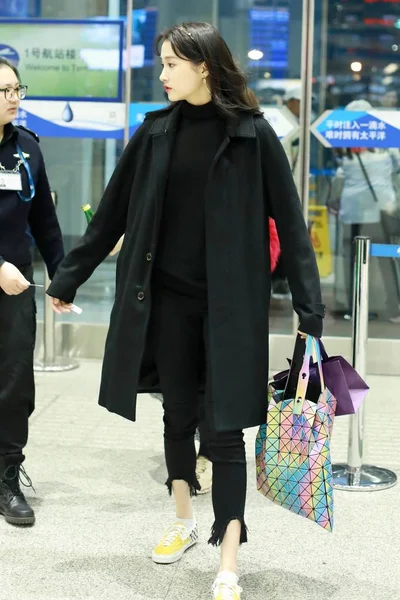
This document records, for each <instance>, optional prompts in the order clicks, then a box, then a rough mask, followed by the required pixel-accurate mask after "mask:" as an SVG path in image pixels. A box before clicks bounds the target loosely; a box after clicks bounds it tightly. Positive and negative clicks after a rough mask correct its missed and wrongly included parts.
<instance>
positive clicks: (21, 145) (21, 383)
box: [0, 58, 64, 525]
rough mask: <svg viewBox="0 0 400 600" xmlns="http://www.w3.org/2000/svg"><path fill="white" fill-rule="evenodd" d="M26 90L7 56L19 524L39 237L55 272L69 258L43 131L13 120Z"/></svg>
mask: <svg viewBox="0 0 400 600" xmlns="http://www.w3.org/2000/svg"><path fill="white" fill-rule="evenodd" d="M26 91H27V88H26V86H24V85H21V81H20V77H19V73H18V71H17V69H16V68H15V67H14V66H13V65H12V64H11V63H9V62H8V61H7V60H5V59H4V58H0V514H1V515H3V516H4V517H5V519H6V521H7V522H8V523H11V524H13V525H32V524H33V523H34V522H35V514H34V511H33V510H32V508H31V506H30V505H29V504H28V502H27V501H26V499H25V497H24V494H23V493H22V491H21V487H20V478H21V476H22V477H25V481H26V482H27V483H28V485H30V480H29V477H27V475H26V473H25V470H24V468H23V466H22V463H23V461H24V458H25V456H24V448H25V446H26V443H27V441H28V420H29V417H30V415H31V414H32V412H33V410H34V407H35V385H34V377H33V351H34V347H35V332H36V308H35V300H34V288H33V287H32V283H33V270H32V258H31V245H32V238H33V240H34V242H35V243H36V246H37V247H38V249H39V252H40V253H41V255H42V257H43V259H44V261H45V263H46V266H47V271H48V273H49V277H50V278H51V277H52V276H53V275H54V273H55V270H56V268H57V266H58V265H59V263H60V262H61V260H62V259H63V256H64V249H63V242H62V236H61V231H60V227H59V224H58V221H57V217H56V213H55V208H54V204H53V200H52V197H51V193H50V188H49V182H48V180H47V175H46V170H45V166H44V161H43V156H42V153H41V151H40V148H39V144H38V137H37V136H36V135H35V134H34V133H32V132H31V131H29V130H27V129H24V128H21V127H15V126H14V125H13V124H12V121H13V120H14V119H15V118H16V116H17V112H18V107H19V104H20V101H21V100H22V99H23V98H25V95H26Z"/></svg>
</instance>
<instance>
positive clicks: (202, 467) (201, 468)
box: [196, 456, 213, 494]
mask: <svg viewBox="0 0 400 600" xmlns="http://www.w3.org/2000/svg"><path fill="white" fill-rule="evenodd" d="M196 477H197V481H198V482H199V484H200V490H199V491H198V492H197V493H198V494H207V493H208V492H210V491H211V487H212V477H213V468H212V462H211V461H210V460H208V458H206V457H205V456H198V457H197V461H196Z"/></svg>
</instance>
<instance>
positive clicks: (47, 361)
mask: <svg viewBox="0 0 400 600" xmlns="http://www.w3.org/2000/svg"><path fill="white" fill-rule="evenodd" d="M51 195H52V198H53V202H54V205H55V206H57V194H56V193H55V192H52V193H51ZM44 273H45V276H44V306H43V360H38V361H35V365H34V370H35V371H38V372H39V373H43V372H46V373H60V372H61V371H72V369H77V368H78V367H79V363H78V362H77V361H76V360H73V359H67V358H64V357H59V358H57V356H56V330H55V313H54V311H53V309H52V307H51V301H50V298H49V296H48V295H47V294H46V290H47V288H48V287H49V285H50V278H49V276H48V274H47V269H46V266H45V268H44Z"/></svg>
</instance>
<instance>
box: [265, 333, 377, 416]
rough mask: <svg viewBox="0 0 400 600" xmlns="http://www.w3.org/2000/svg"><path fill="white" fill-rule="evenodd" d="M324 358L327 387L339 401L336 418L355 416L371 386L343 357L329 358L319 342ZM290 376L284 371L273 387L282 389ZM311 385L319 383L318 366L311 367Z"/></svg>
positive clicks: (276, 378) (275, 378)
mask: <svg viewBox="0 0 400 600" xmlns="http://www.w3.org/2000/svg"><path fill="white" fill-rule="evenodd" d="M319 345H320V348H321V356H322V370H323V373H324V379H325V385H326V387H327V388H328V390H329V391H330V392H331V394H332V395H333V396H335V398H336V400H337V407H336V416H337V417H340V416H343V415H353V414H354V413H356V412H357V410H358V409H359V408H360V406H361V404H362V403H363V401H364V400H365V397H366V395H367V393H368V390H369V386H368V385H367V384H366V383H365V381H364V380H363V379H362V378H361V377H360V376H359V374H358V373H357V371H356V370H355V369H354V368H353V367H352V366H351V364H350V363H348V362H347V360H345V359H344V358H343V356H329V357H328V354H327V353H326V350H325V348H324V345H323V343H322V342H321V340H319ZM288 376H289V370H288V371H282V372H281V373H278V374H277V375H275V376H274V381H273V383H272V385H273V387H275V384H276V388H277V389H282V387H283V385H284V383H285V382H286V381H287V378H288ZM310 383H311V384H314V385H317V384H318V383H319V375H318V365H317V364H316V363H313V364H312V366H311V367H310Z"/></svg>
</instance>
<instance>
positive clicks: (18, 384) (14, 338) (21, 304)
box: [0, 267, 36, 462]
mask: <svg viewBox="0 0 400 600" xmlns="http://www.w3.org/2000/svg"><path fill="white" fill-rule="evenodd" d="M21 271H22V272H23V274H24V276H25V277H26V278H27V279H28V280H29V281H32V268H31V267H26V268H24V269H21ZM35 337H36V308H35V300H34V291H33V288H29V289H28V290H26V291H25V292H22V294H19V295H18V296H7V294H5V293H4V292H3V290H1V289H0V456H4V455H7V458H8V459H9V460H11V459H12V457H14V458H15V461H16V462H22V461H23V460H24V458H25V457H24V455H23V449H24V447H25V446H26V443H27V441H28V419H29V416H30V415H31V414H32V412H33V410H34V407H35V385H34V378H33V351H34V347H35Z"/></svg>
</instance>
